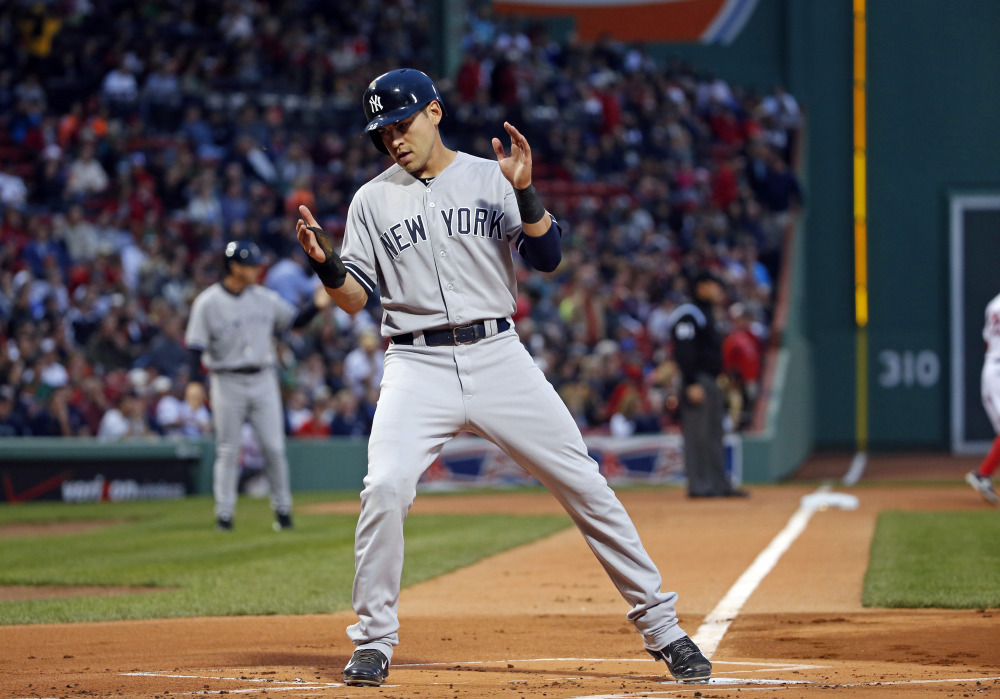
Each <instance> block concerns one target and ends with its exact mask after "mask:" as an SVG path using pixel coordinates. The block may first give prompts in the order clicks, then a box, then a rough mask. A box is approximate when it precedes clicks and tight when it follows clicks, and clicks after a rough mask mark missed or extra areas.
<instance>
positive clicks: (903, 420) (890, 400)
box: [659, 0, 1000, 450]
mask: <svg viewBox="0 0 1000 699" xmlns="http://www.w3.org/2000/svg"><path fill="white" fill-rule="evenodd" d="M867 6H868V7H867V20H868V36H867V39H868V42H867V43H868V58H867V65H868V180H869V187H868V221H867V223H868V235H869V245H868V252H869V293H870V325H869V349H868V353H867V357H866V359H867V363H868V367H869V381H868V385H867V389H868V395H869V401H868V409H869V415H870V418H869V423H868V429H869V433H870V446H871V448H872V449H873V450H901V449H902V450H905V449H948V448H949V445H950V444H951V442H952V436H953V434H952V433H953V432H954V431H955V430H956V429H959V427H961V425H960V426H956V425H955V424H954V423H956V422H962V421H963V420H964V421H965V423H968V424H967V428H966V432H968V433H970V435H971V436H970V437H969V439H980V440H981V439H982V436H981V435H979V433H980V432H982V431H983V424H985V423H983V420H982V419H981V418H982V416H981V415H979V414H978V412H979V411H980V410H981V407H979V406H978V396H977V395H975V391H976V390H977V386H978V371H979V366H978V363H979V362H980V361H981V349H982V348H981V346H976V347H974V348H973V349H972V350H969V349H968V348H969V346H970V343H971V344H972V345H975V344H976V332H977V331H978V330H981V328H978V329H976V328H969V327H968V326H969V324H970V323H972V324H975V323H981V317H982V309H981V308H977V307H976V308H968V307H967V306H968V305H969V304H971V305H973V306H976V305H977V304H981V303H982V300H983V297H987V298H988V294H989V290H992V291H993V293H997V292H1000V278H997V276H996V269H997V268H998V264H1000V237H997V236H994V237H992V238H991V237H989V236H987V235H985V234H977V235H979V238H980V242H979V243H977V242H976V241H972V242H971V243H968V240H967V243H968V244H967V245H966V248H967V250H968V251H973V250H974V251H978V252H977V253H976V254H972V253H969V252H966V253H964V255H965V259H957V252H956V250H957V248H956V246H954V245H953V241H952V230H951V228H952V227H951V221H950V219H949V215H950V210H949V207H950V204H951V202H952V200H953V197H954V195H955V192H959V193H968V192H975V193H978V194H984V195H990V194H993V195H995V194H998V193H1000V167H997V153H1000V129H997V128H996V121H997V117H998V115H1000V91H997V90H996V89H995V85H996V82H997V78H998V76H1000V41H998V39H997V37H998V36H1000V33H998V32H1000V2H982V1H981V0H957V1H956V2H948V3H943V2H938V1H937V0H878V1H869V2H868V3H867ZM852 22H853V15H852V3H851V2H847V1H846V0H833V1H831V0H761V2H759V3H758V6H757V10H756V11H755V14H754V16H753V18H752V19H751V20H750V22H748V23H747V25H746V28H745V29H744V32H743V33H742V34H741V35H740V37H738V38H737V40H736V41H734V42H733V43H732V44H731V45H729V46H704V45H680V46H677V45H670V46H665V47H660V48H659V50H660V51H661V52H662V53H664V54H673V55H678V56H681V57H683V58H686V59H689V60H691V61H692V63H693V64H695V65H696V66H698V67H699V68H704V69H705V70H711V71H713V72H715V73H717V74H719V75H720V76H723V77H725V78H726V79H727V80H730V81H731V82H733V83H734V84H739V85H747V86H751V87H757V88H759V89H767V88H768V86H770V85H771V84H774V83H776V82H781V83H783V84H785V85H786V86H787V87H788V89H789V90H790V91H791V92H792V93H793V94H794V95H796V97H797V98H798V99H799V101H800V102H801V104H802V106H803V107H804V109H805V111H806V114H807V136H806V142H805V146H806V151H807V155H808V157H807V162H806V164H805V166H804V169H803V171H802V173H801V174H802V179H803V184H804V189H805V192H806V197H807V212H806V217H805V220H804V222H803V229H802V246H803V248H804V258H803V261H802V265H803V267H802V273H803V276H804V278H805V280H804V285H803V288H802V290H801V293H802V298H801V303H802V304H803V308H804V315H803V338H802V339H803V342H802V344H801V346H800V348H801V349H805V350H806V351H809V352H811V358H810V363H809V364H810V366H811V369H810V370H809V371H808V372H805V373H803V374H797V373H795V372H792V373H791V374H790V375H789V377H788V379H787V380H788V381H791V382H797V381H806V382H809V383H811V384H812V386H811V388H810V389H809V391H808V394H809V395H810V396H811V410H812V412H813V418H812V420H811V421H810V423H811V425H812V429H813V435H812V439H811V441H812V442H813V444H814V445H815V446H816V447H819V448H851V447H853V446H854V444H855V434H856V424H857V419H856V411H855V405H856V395H855V394H856V392H855V386H856V380H855V364H856V362H855V337H856V332H855V321H854V275H853V260H854V243H853V215H852V208H853V197H852V148H853V141H852V84H853V83H852V26H853V25H852ZM984 215H986V214H984ZM975 224H976V222H975V221H974V220H970V225H975ZM980 227H981V226H980ZM958 252H959V253H960V252H961V251H958ZM956 277H957V278H956ZM962 285H965V286H967V287H968V288H969V289H970V291H971V292H972V293H969V294H965V295H963V297H962V298H961V299H959V300H958V301H959V302H960V303H958V304H956V299H955V298H954V291H953V289H955V288H960V287H961V286H962ZM959 315H964V316H966V317H967V322H966V323H965V326H964V327H963V328H962V333H963V337H962V340H963V343H964V344H963V345H962V346H961V347H958V348H955V347H953V343H954V340H955V338H954V333H955V332H957V330H956V327H957V326H956V320H957V316H959ZM801 349H799V350H797V349H796V348H795V346H792V345H790V346H788V347H787V350H788V351H789V352H792V353H795V352H798V351H801ZM963 350H964V354H965V356H964V358H963V357H962V356H958V357H956V356H955V355H956V354H961V353H962V351H963ZM957 389H962V391H961V392H960V394H956V391H957ZM970 392H971V394H972V395H970ZM797 407H801V406H797ZM957 410H963V411H964V412H963V414H962V415H958V414H956V411H957ZM775 419H776V420H778V422H775V423H774V428H775V434H777V433H779V432H781V431H782V428H781V427H779V426H780V425H781V424H782V422H781V420H785V419H787V418H785V417H783V416H775ZM963 424H964V423H963ZM980 443H982V442H981V441H980Z"/></svg>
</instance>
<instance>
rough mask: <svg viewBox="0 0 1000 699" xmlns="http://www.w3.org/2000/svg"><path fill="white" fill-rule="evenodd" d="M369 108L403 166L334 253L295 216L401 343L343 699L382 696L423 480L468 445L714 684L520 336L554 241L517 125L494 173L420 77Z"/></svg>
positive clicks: (389, 385) (361, 198)
mask: <svg viewBox="0 0 1000 699" xmlns="http://www.w3.org/2000/svg"><path fill="white" fill-rule="evenodd" d="M363 106H364V112H365V117H366V119H367V120H368V125H367V127H366V129H365V133H367V134H369V135H370V137H371V140H372V142H373V143H374V145H375V147H376V148H378V150H379V151H381V152H382V153H387V154H388V155H390V156H391V157H392V159H393V160H394V161H395V164H394V165H393V166H391V167H390V168H389V169H387V170H386V171H385V172H383V173H382V174H380V175H379V176H377V177H375V178H374V179H373V180H371V181H370V182H368V183H366V184H365V185H364V186H363V187H361V189H360V190H359V191H358V193H357V195H356V196H355V198H354V200H353V201H352V203H351V206H350V210H349V213H348V221H347V227H346V231H345V234H344V242H343V246H342V248H341V251H340V254H339V255H338V254H337V253H335V252H334V251H333V246H332V244H331V241H330V238H329V236H327V235H326V234H325V233H324V232H323V231H322V230H321V229H320V228H319V226H318V225H317V223H316V221H315V219H314V218H313V216H312V214H311V213H310V211H309V210H308V209H307V208H306V207H304V206H303V207H300V209H299V211H300V213H301V215H302V218H301V219H300V220H299V221H298V223H297V227H296V230H297V235H298V240H299V242H300V243H301V244H302V246H303V248H304V249H305V251H306V252H307V253H308V255H309V257H310V262H311V264H312V265H313V268H314V269H315V270H316V272H317V274H318V275H319V277H320V279H321V280H322V282H323V285H324V286H325V287H326V290H327V293H329V294H330V296H331V297H332V298H333V300H334V301H335V302H336V303H337V304H338V305H339V306H340V307H341V308H342V309H344V310H345V311H347V312H349V313H354V312H357V311H359V310H360V309H361V308H363V307H364V305H365V303H366V301H367V299H368V295H369V294H371V293H373V292H374V291H375V289H376V287H377V288H379V289H380V294H381V297H380V300H381V303H382V310H383V316H382V333H383V334H384V335H386V336H388V337H389V338H390V346H389V348H388V350H387V351H386V357H385V371H384V375H383V379H382V387H381V394H380V398H379V401H378V406H377V409H376V411H375V418H374V424H373V426H372V434H371V438H370V440H369V446H368V474H367V476H366V477H365V480H364V485H365V487H364V490H363V492H362V493H361V514H360V517H359V519H358V527H357V533H356V539H355V569H356V570H355V578H354V592H353V603H354V610H355V612H356V613H357V615H358V617H359V619H358V622H357V623H356V624H353V625H352V626H350V627H349V628H348V630H347V633H348V637H349V638H350V639H351V641H352V642H353V643H354V645H355V646H356V647H357V650H356V651H355V652H354V654H353V656H352V658H351V660H350V662H349V663H348V664H347V667H346V668H345V669H344V681H345V682H346V683H347V684H349V685H376V686H377V685H380V684H381V683H382V682H383V681H384V680H385V679H386V677H387V676H388V673H389V663H390V661H391V658H392V653H393V648H394V647H395V646H396V644H397V643H398V640H399V636H398V631H399V621H398V609H397V607H398V601H399V591H400V575H401V573H402V568H403V521H404V520H405V519H406V513H407V511H408V510H409V508H410V505H411V504H412V502H413V499H414V497H415V496H416V487H417V481H418V479H419V478H420V476H421V474H422V473H423V472H424V470H425V469H427V468H428V466H430V464H431V463H432V462H433V460H434V458H435V457H436V456H437V455H438V453H439V452H440V451H441V448H442V446H443V445H444V444H445V442H447V441H448V440H449V439H451V438H452V437H453V436H455V435H456V434H457V433H458V432H460V431H469V432H473V433H476V434H478V435H481V436H482V437H484V438H486V439H488V440H490V441H492V442H494V443H495V444H497V445H498V446H499V447H500V448H501V449H503V450H504V451H505V452H506V453H507V454H508V455H510V456H511V458H513V459H514V460H515V461H517V463H519V464H520V465H521V466H522V467H524V468H525V469H526V470H527V471H528V472H529V473H531V474H532V475H533V476H535V477H536V478H537V479H538V480H539V481H540V482H541V483H542V484H543V485H545V487H546V488H548V490H549V491H551V492H552V493H553V495H555V497H556V498H557V499H558V500H559V502H560V503H561V504H562V505H563V507H565V509H566V511H567V512H568V513H569V515H570V516H571V517H572V518H573V521H574V522H575V523H576V525H577V526H578V527H579V529H580V531H581V532H582V533H583V536H584V537H585V539H586V541H587V543H588V544H589V545H590V547H591V549H592V550H593V551H594V553H595V554H596V556H597V558H598V560H599V561H600V563H601V565H602V566H603V567H604V569H605V570H606V571H607V573H608V575H609V576H610V577H611V580H612V581H613V582H614V584H615V585H616V587H617V588H618V590H619V591H620V593H621V595H622V596H623V597H624V598H625V600H626V601H627V602H628V603H629V604H630V605H631V607H632V608H631V611H629V613H628V618H629V619H630V620H631V621H632V622H634V624H635V626H636V628H637V629H638V631H639V633H640V634H641V635H642V638H643V641H644V644H645V647H646V649H647V650H649V652H650V653H651V654H652V655H653V656H654V657H656V658H658V659H661V660H665V661H666V663H667V666H668V667H669V669H670V672H671V673H672V674H673V676H674V677H675V678H676V679H678V680H681V681H693V682H704V681H707V680H708V678H709V676H710V675H711V668H712V666H711V663H709V662H708V660H707V659H706V658H705V656H704V655H703V654H702V653H701V651H699V649H698V648H697V646H696V645H695V644H694V643H693V642H692V641H691V639H690V638H688V636H687V635H686V634H685V633H684V631H683V630H682V629H681V628H680V627H679V626H678V624H677V617H676V613H675V610H674V602H675V600H676V599H677V595H676V594H675V593H673V592H663V591H661V590H660V585H661V581H660V574H659V572H658V571H657V568H656V566H655V565H654V563H653V561H652V560H651V559H650V557H649V555H648V554H647V553H646V551H645V549H644V548H643V546H642V543H641V542H640V540H639V535H638V533H637V532H636V529H635V526H634V525H633V523H632V521H631V519H630V518H629V516H628V514H627V513H626V511H625V509H624V507H623V506H622V505H621V503H620V502H619V501H618V499H617V497H616V496H615V493H614V491H612V490H611V488H610V487H609V486H608V484H607V482H606V481H605V479H604V477H603V476H601V474H600V472H599V470H598V467H597V464H596V463H595V462H594V461H593V460H592V459H591V458H590V457H589V456H588V454H587V448H586V446H585V445H584V442H583V438H582V436H581V435H580V431H579V429H578V428H577V426H576V423H575V422H574V421H573V418H572V417H571V416H570V413H569V411H568V410H567V408H566V406H565V405H564V404H563V402H562V401H561V399H560V398H559V396H558V394H557V393H556V391H555V390H554V388H553V387H552V386H551V384H549V383H548V381H547V380H546V379H545V376H544V374H543V373H542V372H541V371H540V370H539V368H538V367H537V366H536V364H535V362H534V361H533V360H532V358H531V357H530V355H529V354H528V352H527V351H526V350H525V348H524V347H523V345H522V344H521V342H520V341H519V339H518V336H517V334H516V333H515V332H514V329H513V325H512V322H511V314H513V313H514V311H515V309H516V298H517V289H516V282H515V268H514V262H513V258H512V255H511V247H512V246H513V247H514V248H516V249H517V250H518V252H519V253H520V254H521V255H522V256H523V257H524V259H525V260H526V261H527V262H528V264H530V265H532V266H533V267H535V268H536V269H540V270H542V271H552V270H554V269H555V268H556V266H557V265H558V263H559V261H560V258H561V252H560V246H559V239H560V230H559V227H558V225H557V224H556V223H555V221H554V219H552V217H551V216H550V215H549V214H548V213H547V212H546V211H545V209H544V207H543V206H542V204H541V202H540V201H539V198H538V195H537V193H536V192H535V190H534V188H533V187H532V186H531V149H530V148H529V145H528V142H527V140H526V139H525V138H524V137H523V136H522V135H521V133H520V132H519V131H518V130H517V129H516V128H514V126H512V125H510V124H508V123H505V124H504V128H505V129H506V131H507V134H509V137H510V141H511V145H510V150H511V152H510V155H506V154H505V153H504V146H503V144H502V143H501V141H500V139H498V138H494V139H493V148H494V150H495V152H496V160H491V159H483V158H478V157H475V156H472V155H469V154H466V153H460V152H456V151H454V150H450V149H448V148H447V147H446V146H445V145H444V143H443V142H442V140H441V136H440V133H439V130H438V125H439V123H440V122H441V119H442V117H443V116H444V114H445V110H444V105H443V102H442V99H441V96H440V94H439V92H438V89H437V87H436V86H435V85H434V83H433V82H432V81H431V79H430V78H429V77H427V76H426V75H425V74H423V73H421V72H420V71H417V70H412V69H403V70H395V71H391V72H389V73H386V74H384V75H381V76H379V77H378V78H376V79H375V80H374V81H373V82H372V83H371V84H370V85H369V86H368V89H367V90H366V91H365V94H364V99H363Z"/></svg>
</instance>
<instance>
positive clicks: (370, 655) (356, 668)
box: [344, 648, 389, 687]
mask: <svg viewBox="0 0 1000 699" xmlns="http://www.w3.org/2000/svg"><path fill="white" fill-rule="evenodd" d="M388 676H389V659H388V658H386V657H385V655H383V654H382V651H378V650H375V649H374V648H362V649H361V650H356V651H354V655H352V656H351V662H349V663H347V667H345V668H344V684H347V685H350V686H351V687H378V686H379V685H380V684H382V683H383V682H385V678H386V677H388Z"/></svg>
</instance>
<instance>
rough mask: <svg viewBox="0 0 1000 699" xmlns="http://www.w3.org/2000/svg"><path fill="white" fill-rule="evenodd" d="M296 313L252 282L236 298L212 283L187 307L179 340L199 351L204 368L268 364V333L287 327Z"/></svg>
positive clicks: (272, 360) (270, 360) (271, 351)
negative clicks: (202, 353)
mask: <svg viewBox="0 0 1000 699" xmlns="http://www.w3.org/2000/svg"><path fill="white" fill-rule="evenodd" d="M297 313H298V312H297V310H296V309H295V307H294V306H292V305H291V304H290V303H288V302H287V301H285V300H284V299H283V298H281V296H279V295H278V293H277V292H275V291H272V290H271V289H268V288H266V287H263V286H260V285H258V284H253V285H251V286H248V287H247V288H246V289H244V290H243V292H242V293H240V294H238V295H237V294H233V293H231V292H229V291H227V290H226V288H225V287H224V286H223V285H222V284H221V283H219V284H213V285H212V286H210V287H208V288H207V289H205V290H204V291H202V292H201V293H200V294H198V297H197V298H195V300H194V303H193V304H192V305H191V315H190V318H189V320H188V326H187V332H186V334H185V341H186V342H187V346H188V347H189V348H195V349H201V350H204V352H205V354H204V361H205V366H207V367H208V368H209V369H212V370H216V371H218V370H220V369H239V368H242V367H247V366H257V367H266V366H272V365H273V364H274V363H275V354H274V339H273V334H274V333H275V332H280V331H282V330H285V329H287V328H288V326H289V325H291V323H292V321H293V320H295V316H296V315H297Z"/></svg>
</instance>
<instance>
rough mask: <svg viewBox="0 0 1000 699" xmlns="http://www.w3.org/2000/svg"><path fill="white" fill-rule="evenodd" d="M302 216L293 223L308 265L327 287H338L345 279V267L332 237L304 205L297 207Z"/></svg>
mask: <svg viewBox="0 0 1000 699" xmlns="http://www.w3.org/2000/svg"><path fill="white" fill-rule="evenodd" d="M299 213H300V214H302V218H300V219H299V220H298V222H297V223H296V224H295V235H296V237H297V238H298V239H299V243H300V244H301V245H302V249H303V250H305V251H306V254H307V255H309V266H310V267H312V268H313V271H314V272H316V276H318V277H319V280H320V281H321V282H323V286H325V287H327V288H328V289H339V288H340V287H341V286H343V284H344V281H345V280H346V279H347V269H346V268H345V267H344V262H343V260H341V259H340V255H338V254H337V253H336V251H335V250H334V249H333V239H332V238H330V235H329V234H328V233H326V232H325V231H324V230H323V229H322V228H320V227H319V224H318V223H317V222H316V218H315V217H314V216H313V215H312V212H311V211H310V210H309V208H308V207H307V206H305V205H302V206H300V207H299Z"/></svg>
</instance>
